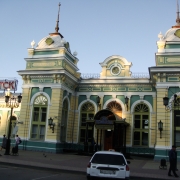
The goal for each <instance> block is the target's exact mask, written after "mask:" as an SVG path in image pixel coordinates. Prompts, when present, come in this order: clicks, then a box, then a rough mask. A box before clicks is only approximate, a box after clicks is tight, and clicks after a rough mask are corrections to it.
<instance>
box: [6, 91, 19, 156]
mask: <svg viewBox="0 0 180 180" xmlns="http://www.w3.org/2000/svg"><path fill="white" fill-rule="evenodd" d="M21 100H22V96H21V94H20V95H19V96H17V97H14V96H11V92H10V91H9V90H8V92H7V94H6V96H5V102H6V107H8V108H11V115H10V120H9V128H8V138H7V142H6V151H5V153H4V155H10V146H11V139H10V136H11V123H12V122H11V119H12V113H13V108H18V107H19V104H20V103H21Z"/></svg>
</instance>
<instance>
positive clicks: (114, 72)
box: [111, 66, 121, 75]
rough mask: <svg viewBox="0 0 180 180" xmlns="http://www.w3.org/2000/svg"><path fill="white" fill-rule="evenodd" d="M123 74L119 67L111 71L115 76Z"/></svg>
mask: <svg viewBox="0 0 180 180" xmlns="http://www.w3.org/2000/svg"><path fill="white" fill-rule="evenodd" d="M120 72H121V70H120V68H119V67H118V66H115V67H113V68H112V69H111V73H112V74H113V75H118V74H119V73H120Z"/></svg>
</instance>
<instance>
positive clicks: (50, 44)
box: [36, 34, 65, 49]
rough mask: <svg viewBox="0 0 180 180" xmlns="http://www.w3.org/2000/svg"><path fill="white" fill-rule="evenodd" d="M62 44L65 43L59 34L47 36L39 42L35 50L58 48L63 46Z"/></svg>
mask: <svg viewBox="0 0 180 180" xmlns="http://www.w3.org/2000/svg"><path fill="white" fill-rule="evenodd" d="M64 44H65V41H64V39H63V38H62V37H61V36H60V35H59V34H57V35H53V36H51V35H49V36H47V37H44V38H43V39H42V40H41V41H39V43H38V45H37V47H36V49H46V48H58V47H62V46H64Z"/></svg>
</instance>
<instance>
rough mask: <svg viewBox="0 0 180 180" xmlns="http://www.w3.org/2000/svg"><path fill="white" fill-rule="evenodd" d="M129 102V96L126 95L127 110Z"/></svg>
mask: <svg viewBox="0 0 180 180" xmlns="http://www.w3.org/2000/svg"><path fill="white" fill-rule="evenodd" d="M128 102H129V98H128V97H127V96H126V97H125V105H126V107H127V111H128Z"/></svg>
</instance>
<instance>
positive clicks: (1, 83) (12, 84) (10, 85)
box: [0, 80, 18, 91]
mask: <svg viewBox="0 0 180 180" xmlns="http://www.w3.org/2000/svg"><path fill="white" fill-rule="evenodd" d="M17 85H18V80H0V90H7V89H10V90H15V91H16V90H17Z"/></svg>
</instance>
